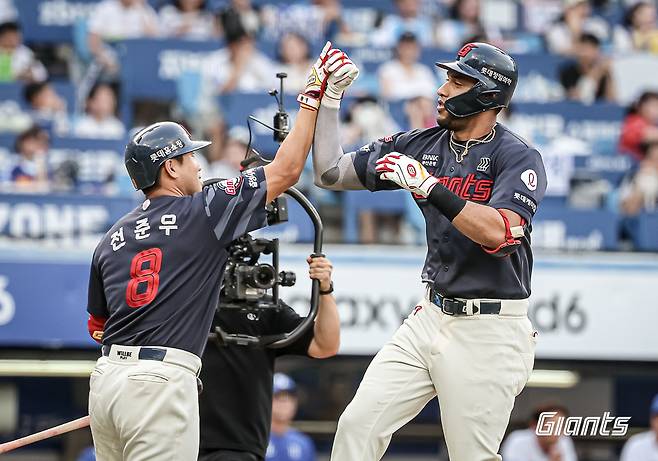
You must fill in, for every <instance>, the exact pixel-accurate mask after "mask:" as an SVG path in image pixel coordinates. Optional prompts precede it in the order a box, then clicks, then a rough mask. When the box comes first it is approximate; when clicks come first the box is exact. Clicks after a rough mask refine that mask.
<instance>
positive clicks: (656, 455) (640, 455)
mask: <svg viewBox="0 0 658 461" xmlns="http://www.w3.org/2000/svg"><path fill="white" fill-rule="evenodd" d="M649 413H650V424H651V429H650V430H648V431H646V432H642V433H641V434H635V435H634V436H632V437H631V438H630V439H628V442H626V445H624V449H623V450H622V451H621V458H620V461H651V460H655V459H658V395H656V396H655V397H654V398H653V401H652V402H651V407H650V410H649Z"/></svg>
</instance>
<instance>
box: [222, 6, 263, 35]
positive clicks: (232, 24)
mask: <svg viewBox="0 0 658 461" xmlns="http://www.w3.org/2000/svg"><path fill="white" fill-rule="evenodd" d="M219 25H220V27H221V29H222V31H223V34H224V38H225V39H226V40H227V41H229V40H230V39H231V38H232V37H235V36H237V35H238V34H240V35H241V34H246V35H250V36H252V37H257V36H258V35H259V34H260V31H261V27H262V21H261V17H260V12H259V11H258V10H257V9H256V8H254V6H253V5H252V4H251V0H231V1H230V5H228V7H227V8H225V9H223V10H222V11H221V12H220V13H219Z"/></svg>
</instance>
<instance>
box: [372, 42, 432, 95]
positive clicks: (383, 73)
mask: <svg viewBox="0 0 658 461" xmlns="http://www.w3.org/2000/svg"><path fill="white" fill-rule="evenodd" d="M419 59H420V44H419V43H418V39H417V38H416V36H415V35H414V34H413V33H411V32H405V33H403V34H402V35H401V36H400V38H399V40H398V44H397V47H396V48H395V59H394V60H392V61H389V62H386V63H384V64H382V65H381V66H380V67H379V72H378V73H379V90H380V94H381V96H382V97H383V98H384V99H387V100H396V99H409V98H412V97H416V96H418V95H427V94H432V93H433V92H434V91H436V88H437V82H436V77H435V74H434V73H433V71H432V69H430V68H429V67H428V66H426V65H425V64H421V63H419V62H418V60H419Z"/></svg>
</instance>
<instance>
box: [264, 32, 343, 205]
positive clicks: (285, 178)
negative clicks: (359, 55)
mask: <svg viewBox="0 0 658 461" xmlns="http://www.w3.org/2000/svg"><path fill="white" fill-rule="evenodd" d="M330 51H333V50H331V42H327V43H326V44H325V46H324V48H323V49H322V52H321V53H320V57H318V59H317V60H316V61H315V64H313V67H312V68H311V70H310V72H309V76H308V78H307V80H306V87H305V88H304V92H303V93H301V94H300V95H299V97H298V98H297V100H298V101H299V102H300V109H299V113H298V114H297V120H296V121H295V125H294V126H293V128H292V130H291V131H290V133H289V134H288V136H286V139H285V140H284V141H283V143H282V144H281V147H279V150H277V152H276V155H275V156H274V160H272V163H270V164H268V165H267V166H265V167H264V170H265V179H266V182H267V202H268V203H269V202H270V201H272V200H274V199H275V198H276V197H278V196H279V195H281V194H282V193H283V192H285V191H286V190H287V189H289V188H290V187H291V186H293V185H294V184H295V183H297V181H299V177H300V176H301V174H302V171H303V170H304V164H305V163H306V157H307V156H308V151H309V149H310V148H311V143H312V142H313V132H314V131H315V122H316V119H317V115H318V108H319V106H320V98H321V97H322V86H323V84H324V81H325V77H326V74H325V70H324V65H325V64H326V63H327V60H328V59H329V58H330V54H329V53H330Z"/></svg>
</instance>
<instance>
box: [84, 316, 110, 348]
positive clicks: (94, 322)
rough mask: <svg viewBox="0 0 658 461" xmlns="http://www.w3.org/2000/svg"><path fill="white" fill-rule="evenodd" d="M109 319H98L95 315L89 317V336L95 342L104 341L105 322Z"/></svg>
mask: <svg viewBox="0 0 658 461" xmlns="http://www.w3.org/2000/svg"><path fill="white" fill-rule="evenodd" d="M106 321H107V319H105V318H103V317H96V316H94V315H91V314H90V315H89V319H88V320H87V329H88V330H89V336H91V337H92V339H93V340H94V341H96V342H97V343H100V342H101V340H102V339H103V330H104V329H105V322H106Z"/></svg>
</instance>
